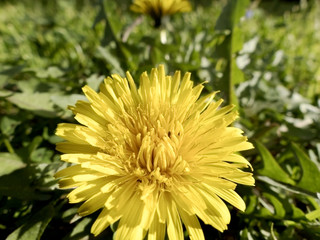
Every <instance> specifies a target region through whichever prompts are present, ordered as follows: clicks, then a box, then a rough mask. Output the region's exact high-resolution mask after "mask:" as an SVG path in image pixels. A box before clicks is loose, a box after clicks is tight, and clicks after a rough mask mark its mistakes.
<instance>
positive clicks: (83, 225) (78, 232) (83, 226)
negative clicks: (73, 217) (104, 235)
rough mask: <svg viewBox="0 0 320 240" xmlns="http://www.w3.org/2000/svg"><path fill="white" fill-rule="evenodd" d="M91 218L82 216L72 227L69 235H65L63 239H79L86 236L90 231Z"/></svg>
mask: <svg viewBox="0 0 320 240" xmlns="http://www.w3.org/2000/svg"><path fill="white" fill-rule="evenodd" d="M91 220H92V219H91V218H84V219H82V220H81V221H79V222H78V223H77V225H76V226H75V227H74V228H73V229H72V232H71V233H70V235H68V236H67V237H65V238H64V239H65V240H78V239H79V240H80V239H83V238H84V237H85V236H87V235H88V234H89V232H90V227H91V226H90V222H91Z"/></svg>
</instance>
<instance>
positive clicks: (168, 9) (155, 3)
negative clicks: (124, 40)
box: [130, 0, 191, 27]
mask: <svg viewBox="0 0 320 240" xmlns="http://www.w3.org/2000/svg"><path fill="white" fill-rule="evenodd" d="M130 9H131V10H132V11H134V12H137V13H142V14H145V15H149V16H151V17H152V18H153V19H154V20H155V25H156V27H158V26H159V25H160V24H161V18H162V17H163V16H166V15H172V14H175V13H178V12H189V11H191V4H190V2H189V0H134V2H133V3H132V5H131V7H130Z"/></svg>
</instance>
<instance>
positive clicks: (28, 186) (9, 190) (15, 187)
mask: <svg viewBox="0 0 320 240" xmlns="http://www.w3.org/2000/svg"><path fill="white" fill-rule="evenodd" d="M40 174H41V173H40V169H37V168H36V167H35V166H27V167H24V168H21V169H18V170H16V171H14V172H11V174H6V175H3V176H1V177H0V196H8V197H13V198H17V199H22V200H47V199H49V198H50V195H49V194H46V193H43V192H40V191H39V189H37V186H35V185H34V184H35V183H36V182H35V180H36V179H35V177H36V176H37V175H40ZM51 177H52V176H51Z"/></svg>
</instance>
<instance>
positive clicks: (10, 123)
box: [0, 116, 21, 136]
mask: <svg viewBox="0 0 320 240" xmlns="http://www.w3.org/2000/svg"><path fill="white" fill-rule="evenodd" d="M20 123H21V121H20V120H18V119H17V118H14V117H9V116H4V117H3V118H1V121H0V129H1V132H2V134H3V135H5V136H10V135H11V134H13V133H14V130H15V128H16V127H17V126H18V125H19V124H20Z"/></svg>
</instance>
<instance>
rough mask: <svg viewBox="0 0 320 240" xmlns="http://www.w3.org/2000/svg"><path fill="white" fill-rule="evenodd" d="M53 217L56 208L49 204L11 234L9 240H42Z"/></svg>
mask: <svg viewBox="0 0 320 240" xmlns="http://www.w3.org/2000/svg"><path fill="white" fill-rule="evenodd" d="M53 215H54V208H53V206H52V205H51V204H49V205H48V206H46V207H44V208H43V209H41V210H40V211H39V212H37V213H36V214H35V215H33V216H32V217H31V218H30V219H29V220H28V221H27V222H26V223H25V224H23V225H22V226H21V227H19V228H18V229H16V230H15V231H14V232H13V233H11V234H10V235H9V236H8V237H7V240H40V238H41V235H42V234H43V232H44V230H45V229H46V227H47V225H48V224H49V222H50V221H51V219H52V217H53Z"/></svg>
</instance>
